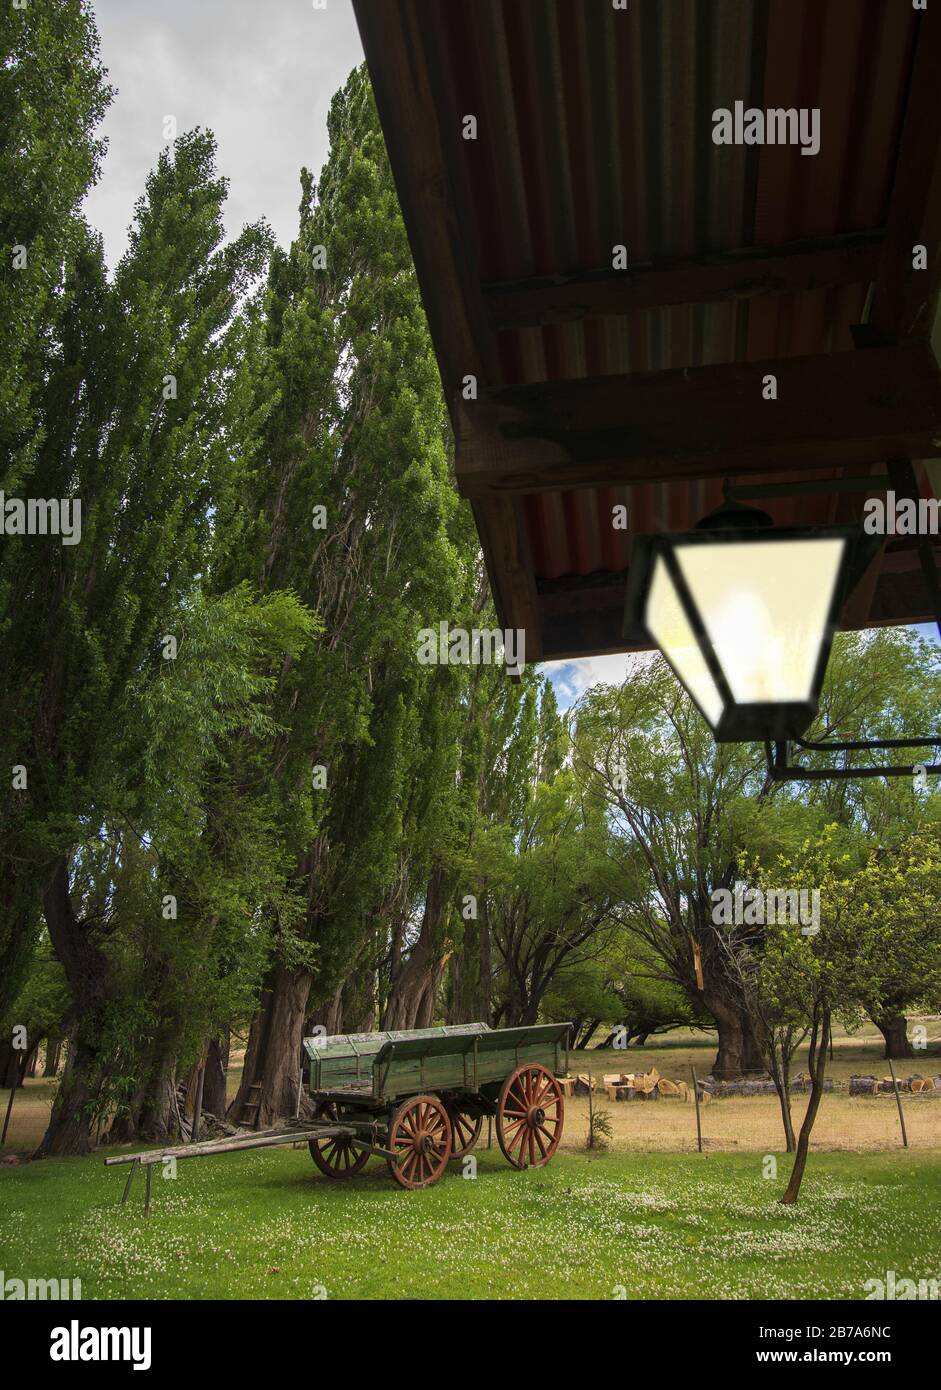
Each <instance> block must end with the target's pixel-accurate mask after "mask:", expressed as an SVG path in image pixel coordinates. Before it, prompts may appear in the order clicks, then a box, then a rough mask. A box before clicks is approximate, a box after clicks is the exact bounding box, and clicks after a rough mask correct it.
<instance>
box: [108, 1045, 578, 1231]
mask: <svg viewBox="0 0 941 1390" xmlns="http://www.w3.org/2000/svg"><path fill="white" fill-rule="evenodd" d="M571 1028H572V1025H571V1024H570V1023H545V1024H534V1025H533V1026H531V1027H527V1028H499V1029H492V1028H489V1027H488V1025H487V1024H486V1023H466V1024H460V1025H457V1026H452V1027H440V1028H421V1029H415V1030H412V1031H401V1032H385V1033H360V1034H347V1035H343V1036H340V1037H333V1038H316V1037H315V1038H305V1039H304V1050H305V1052H306V1054H307V1057H308V1059H309V1062H310V1101H311V1104H312V1106H313V1117H312V1118H311V1119H309V1120H295V1121H294V1122H292V1123H291V1124H288V1125H284V1126H281V1127H279V1128H276V1129H270V1130H264V1131H261V1132H258V1131H250V1132H247V1133H245V1134H236V1135H233V1136H231V1137H228V1138H225V1139H218V1140H212V1141H209V1142H207V1143H203V1144H188V1145H184V1146H182V1147H179V1148H172V1149H154V1150H148V1151H147V1152H144V1153H137V1154H121V1155H120V1156H118V1157H113V1158H106V1159H105V1160H104V1161H105V1164H106V1165H109V1166H110V1165H112V1164H120V1163H129V1164H131V1165H132V1166H131V1171H130V1173H129V1174H128V1179H127V1183H126V1185H125V1189H124V1195H123V1196H122V1198H121V1201H122V1202H124V1201H125V1200H126V1199H127V1196H128V1194H129V1192H130V1189H131V1184H132V1182H133V1179H134V1175H135V1173H136V1172H137V1169H138V1168H140V1167H143V1168H144V1169H145V1170H146V1174H147V1195H146V1200H145V1211H146V1210H149V1207H150V1187H151V1182H150V1179H151V1169H152V1167H153V1165H154V1164H155V1163H160V1162H162V1161H163V1160H164V1159H167V1158H202V1157H205V1156H208V1155H209V1154H215V1153H229V1152H232V1151H233V1150H241V1149H257V1148H267V1147H271V1146H274V1145H279V1144H292V1145H294V1146H295V1147H296V1146H299V1145H303V1144H304V1143H306V1144H307V1146H308V1148H309V1151H310V1156H311V1158H312V1159H313V1161H314V1163H315V1164H316V1165H317V1167H318V1168H319V1170H320V1171H321V1173H323V1174H324V1175H325V1176H326V1177H328V1178H331V1179H332V1180H334V1181H342V1180H344V1179H347V1178H352V1177H355V1175H356V1174H357V1173H359V1172H361V1171H362V1169H363V1168H364V1167H365V1166H366V1163H367V1162H368V1161H369V1159H370V1157H377V1158H383V1159H385V1161H386V1163H387V1164H388V1167H389V1171H390V1172H391V1174H392V1176H393V1178H395V1180H396V1182H398V1183H399V1185H400V1186H401V1187H405V1188H411V1189H414V1188H422V1187H431V1186H432V1185H433V1184H434V1183H436V1182H437V1181H438V1180H439V1178H440V1177H441V1176H442V1175H443V1173H444V1172H445V1169H446V1168H447V1166H448V1163H449V1162H450V1161H451V1160H452V1159H459V1158H463V1156H464V1155H465V1154H467V1153H469V1152H470V1151H471V1149H472V1148H473V1147H474V1145H475V1144H476V1142H477V1140H478V1138H479V1137H480V1132H481V1127H482V1125H483V1119H484V1116H492V1117H493V1118H494V1120H495V1123H496V1130H497V1142H498V1143H499V1145H500V1149H501V1152H502V1153H503V1156H504V1158H506V1160H507V1162H509V1163H511V1164H512V1165H513V1167H514V1168H540V1167H542V1166H543V1165H544V1164H546V1163H548V1162H549V1160H550V1159H551V1158H552V1156H553V1154H554V1153H555V1152H556V1149H557V1148H558V1147H559V1141H560V1140H561V1138H562V1129H563V1124H564V1120H565V1100H564V1096H563V1094H562V1088H561V1086H560V1085H559V1082H558V1079H557V1078H558V1077H559V1076H564V1075H565V1074H566V1073H567V1071H568V1049H569V1037H570V1034H571Z"/></svg>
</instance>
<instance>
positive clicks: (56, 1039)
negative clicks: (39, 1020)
mask: <svg viewBox="0 0 941 1390" xmlns="http://www.w3.org/2000/svg"><path fill="white" fill-rule="evenodd" d="M61 1060H62V1034H61V1033H51V1034H50V1035H49V1037H48V1038H47V1039H46V1060H45V1065H44V1066H43V1069H42V1074H43V1076H57V1075H58V1074H59V1063H60V1061H61Z"/></svg>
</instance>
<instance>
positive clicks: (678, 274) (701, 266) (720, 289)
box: [483, 232, 882, 331]
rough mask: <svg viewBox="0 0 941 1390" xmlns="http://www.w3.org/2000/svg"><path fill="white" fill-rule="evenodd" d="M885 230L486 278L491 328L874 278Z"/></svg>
mask: <svg viewBox="0 0 941 1390" xmlns="http://www.w3.org/2000/svg"><path fill="white" fill-rule="evenodd" d="M881 248H882V233H881V232H865V233H854V234H852V235H849V236H842V237H830V238H827V239H825V240H820V241H795V242H790V243H788V244H786V245H783V246H771V247H753V248H748V249H746V250H741V251H730V252H722V253H717V254H715V255H710V256H700V257H696V258H693V259H686V260H680V259H676V258H674V259H671V260H661V261H649V262H646V263H644V264H637V265H629V266H628V268H627V269H626V270H601V271H598V272H596V273H595V274H593V275H568V276H565V275H559V276H553V277H551V278H542V279H535V280H523V281H519V282H513V283H509V284H495V285H485V286H484V289H483V295H484V301H485V304H486V308H487V317H488V320H489V323H490V327H491V328H492V329H494V330H495V331H497V330H500V329H505V328H525V327H529V326H534V325H539V324H551V323H572V322H575V321H576V320H579V319H586V318H599V317H605V316H607V315H611V314H629V313H632V312H635V311H636V310H638V309H653V308H660V307H664V306H666V305H670V304H716V303H723V302H727V301H729V300H740V299H753V298H754V297H755V296H757V295H762V294H782V293H787V294H798V293H801V292H802V291H805V290H818V289H825V288H831V287H833V286H836V285H857V284H868V283H869V282H870V281H871V280H872V279H873V278H874V277H875V274H876V270H877V268H878V265H879V258H880V253H881Z"/></svg>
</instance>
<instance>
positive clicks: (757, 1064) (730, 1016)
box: [702, 990, 765, 1081]
mask: <svg viewBox="0 0 941 1390" xmlns="http://www.w3.org/2000/svg"><path fill="white" fill-rule="evenodd" d="M702 998H703V1003H704V1004H705V1006H706V1008H707V1009H708V1010H709V1012H710V1013H711V1014H712V1017H713V1018H714V1019H715V1022H716V1031H717V1033H718V1035H719V1048H718V1051H717V1052H716V1059H715V1061H714V1062H713V1064H712V1074H713V1076H714V1077H715V1078H716V1080H717V1081H733V1080H735V1079H736V1078H738V1077H740V1076H742V1075H744V1074H745V1073H746V1072H750V1071H764V1070H765V1064H764V1061H763V1059H762V1055H761V1049H760V1047H759V1046H758V1043H757V1041H756V1039H755V1036H754V1031H753V1029H752V1026H751V1021H750V1020H749V1018H748V1015H747V1013H746V1012H745V1010H744V1009H739V1008H737V1007H736V1006H735V1005H734V1004H733V1003H731V1002H730V1001H729V1000H728V999H726V998H723V997H721V996H716V995H714V994H711V993H710V992H709V991H708V990H707V991H706V992H705V993H704V994H703V996H702Z"/></svg>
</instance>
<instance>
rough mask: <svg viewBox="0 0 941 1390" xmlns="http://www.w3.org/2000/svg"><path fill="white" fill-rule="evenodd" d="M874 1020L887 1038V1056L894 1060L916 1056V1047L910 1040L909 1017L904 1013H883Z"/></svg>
mask: <svg viewBox="0 0 941 1390" xmlns="http://www.w3.org/2000/svg"><path fill="white" fill-rule="evenodd" d="M872 1021H873V1023H874V1024H875V1025H876V1027H877V1028H878V1029H879V1032H880V1033H881V1034H882V1036H883V1038H884V1039H885V1055H886V1057H891V1058H892V1059H893V1060H894V1059H895V1058H896V1057H914V1055H915V1052H914V1049H913V1048H912V1045H911V1043H910V1042H909V1040H908V1019H907V1018H906V1017H905V1015H904V1014H881V1015H880V1016H879V1017H878V1018H873V1020H872Z"/></svg>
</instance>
